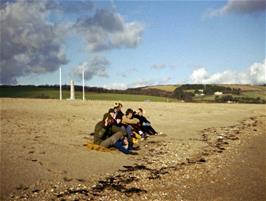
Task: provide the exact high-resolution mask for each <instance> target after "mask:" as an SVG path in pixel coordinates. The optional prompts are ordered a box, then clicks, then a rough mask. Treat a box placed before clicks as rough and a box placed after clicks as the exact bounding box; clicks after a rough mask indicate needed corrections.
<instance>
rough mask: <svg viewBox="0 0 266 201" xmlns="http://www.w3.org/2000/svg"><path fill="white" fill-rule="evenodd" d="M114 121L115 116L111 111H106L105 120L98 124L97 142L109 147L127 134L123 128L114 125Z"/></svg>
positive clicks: (96, 129)
mask: <svg viewBox="0 0 266 201" xmlns="http://www.w3.org/2000/svg"><path fill="white" fill-rule="evenodd" d="M112 121H113V117H112V116H111V115H110V114H109V113H106V114H104V116H103V120H102V121H100V122H98V123H97V124H96V126H95V132H94V143H95V144H98V145H101V146H103V147H107V148H108V147H111V146H113V145H114V144H115V143H116V141H117V140H119V139H122V138H123V137H124V136H125V135H126V133H125V132H124V131H123V130H122V129H121V128H119V127H117V126H113V125H112Z"/></svg>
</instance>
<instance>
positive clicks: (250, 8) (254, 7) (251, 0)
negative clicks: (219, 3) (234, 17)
mask: <svg viewBox="0 0 266 201" xmlns="http://www.w3.org/2000/svg"><path fill="white" fill-rule="evenodd" d="M265 9H266V1H265V0H228V2H227V3H226V4H225V5H224V6H223V7H221V8H218V9H215V10H212V11H211V12H209V16H220V15H226V14H230V13H236V14H251V13H257V12H263V11H265Z"/></svg>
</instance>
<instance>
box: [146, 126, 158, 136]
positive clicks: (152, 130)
mask: <svg viewBox="0 0 266 201" xmlns="http://www.w3.org/2000/svg"><path fill="white" fill-rule="evenodd" d="M147 130H148V131H149V134H151V135H155V134H156V133H157V132H156V130H154V129H153V127H152V126H147Z"/></svg>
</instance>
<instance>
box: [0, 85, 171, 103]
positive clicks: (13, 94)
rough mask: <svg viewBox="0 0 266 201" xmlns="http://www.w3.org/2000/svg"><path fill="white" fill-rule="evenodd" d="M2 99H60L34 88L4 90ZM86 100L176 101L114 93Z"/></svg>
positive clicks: (55, 92)
mask: <svg viewBox="0 0 266 201" xmlns="http://www.w3.org/2000/svg"><path fill="white" fill-rule="evenodd" d="M75 95H76V99H82V92H80V91H76V93H75ZM0 97H10V98H50V99H57V98H59V90H58V89H51V88H32V87H26V88H21V89H20V90H18V89H15V88H8V89H7V88H2V89H1V91H0ZM69 97H70V92H69V90H63V99H67V98H69ZM86 99H89V100H117V101H118V100H120V101H156V102H165V101H171V102H172V101H176V100H174V99H169V98H168V99H167V98H165V97H157V96H146V95H132V94H113V93H94V92H86Z"/></svg>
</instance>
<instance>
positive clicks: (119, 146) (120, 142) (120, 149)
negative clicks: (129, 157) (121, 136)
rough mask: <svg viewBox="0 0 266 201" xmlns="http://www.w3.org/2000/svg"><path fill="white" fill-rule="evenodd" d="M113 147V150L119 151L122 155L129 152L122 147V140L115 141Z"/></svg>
mask: <svg viewBox="0 0 266 201" xmlns="http://www.w3.org/2000/svg"><path fill="white" fill-rule="evenodd" d="M113 146H114V147H115V148H117V149H118V150H119V151H121V152H123V153H124V154H129V153H130V151H129V150H128V149H126V148H125V147H124V146H123V141H122V140H117V141H116V143H115V144H114V145H113Z"/></svg>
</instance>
